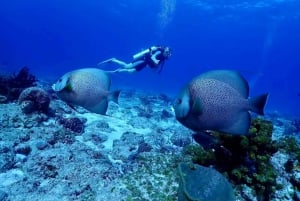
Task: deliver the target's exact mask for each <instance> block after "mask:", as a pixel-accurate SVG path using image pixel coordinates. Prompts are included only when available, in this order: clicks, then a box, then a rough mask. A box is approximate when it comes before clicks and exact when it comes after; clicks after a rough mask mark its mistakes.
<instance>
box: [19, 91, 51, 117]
mask: <svg viewBox="0 0 300 201" xmlns="http://www.w3.org/2000/svg"><path fill="white" fill-rule="evenodd" d="M18 101H19V104H20V107H21V110H22V111H23V112H24V113H25V114H29V113H32V112H35V111H37V112H44V113H47V112H48V109H49V104H50V96H49V95H48V93H47V92H46V91H44V90H43V89H42V88H39V87H29V88H27V89H24V90H23V91H22V92H21V94H20V96H19V100H18Z"/></svg>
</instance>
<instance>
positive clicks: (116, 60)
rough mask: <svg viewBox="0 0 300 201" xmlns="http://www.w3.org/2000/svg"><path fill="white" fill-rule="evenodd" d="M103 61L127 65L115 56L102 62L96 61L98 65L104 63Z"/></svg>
mask: <svg viewBox="0 0 300 201" xmlns="http://www.w3.org/2000/svg"><path fill="white" fill-rule="evenodd" d="M105 63H116V64H118V65H120V66H122V67H125V66H126V65H128V64H127V63H125V62H124V61H121V60H118V59H116V58H110V59H107V60H105V61H102V62H100V63H98V66H100V65H102V64H105Z"/></svg>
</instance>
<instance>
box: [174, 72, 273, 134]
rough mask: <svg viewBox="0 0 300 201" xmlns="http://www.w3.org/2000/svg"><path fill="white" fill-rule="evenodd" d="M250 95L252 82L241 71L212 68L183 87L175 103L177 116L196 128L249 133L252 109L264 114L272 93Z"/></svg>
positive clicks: (187, 125) (181, 121) (190, 126)
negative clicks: (213, 69)
mask: <svg viewBox="0 0 300 201" xmlns="http://www.w3.org/2000/svg"><path fill="white" fill-rule="evenodd" d="M248 97H249V86H248V83H247V81H246V80H245V79H244V78H243V77H242V76H241V75H240V74H239V73H238V72H236V71H230V70H215V71H209V72H207V73H204V74H202V75H200V76H198V77H196V78H195V79H193V80H192V81H191V82H190V83H189V84H188V85H187V86H186V87H185V88H184V89H183V90H182V92H181V94H180V95H179V96H178V98H177V99H176V101H175V103H174V109H175V114H176V119H177V120H178V121H179V122H180V123H182V124H183V125H184V126H186V127H187V128H190V129H192V130H194V131H205V130H214V131H220V132H225V133H229V134H235V135H243V134H248V130H249V127H250V123H251V116H250V113H249V111H252V112H255V113H258V114H261V115H263V114H264V107H265V104H266V101H267V98H268V94H263V95H260V96H258V97H255V98H248Z"/></svg>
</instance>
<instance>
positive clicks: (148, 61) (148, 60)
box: [134, 48, 165, 71]
mask: <svg viewBox="0 0 300 201" xmlns="http://www.w3.org/2000/svg"><path fill="white" fill-rule="evenodd" d="M157 51H160V53H159V54H158V55H156V59H157V60H159V62H158V64H156V63H155V62H154V61H153V60H152V59H151V56H152V55H153V54H155V53H156V52H157ZM163 51H164V50H163V48H158V49H157V50H155V51H152V52H151V51H150V52H149V53H147V54H145V55H144V57H142V58H140V59H137V60H135V61H134V62H137V61H143V62H142V63H140V64H138V65H136V66H135V67H134V68H135V70H136V71H141V70H142V69H144V68H145V67H146V66H147V65H149V66H150V68H156V67H158V66H159V65H160V64H161V63H162V62H163V61H164V60H165V57H164V55H163Z"/></svg>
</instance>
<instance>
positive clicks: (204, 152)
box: [185, 118, 278, 200]
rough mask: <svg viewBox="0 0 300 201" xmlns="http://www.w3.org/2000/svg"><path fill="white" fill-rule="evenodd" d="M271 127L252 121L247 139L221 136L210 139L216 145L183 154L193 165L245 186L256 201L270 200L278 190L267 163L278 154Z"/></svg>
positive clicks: (188, 149) (263, 122)
mask: <svg viewBox="0 0 300 201" xmlns="http://www.w3.org/2000/svg"><path fill="white" fill-rule="evenodd" d="M272 128H273V127H272V123H271V122H269V121H265V120H262V119H260V118H256V119H254V120H253V121H252V125H251V128H250V133H251V134H250V135H249V136H234V135H233V136H231V135H223V134H221V133H216V132H215V133H213V134H212V135H213V136H214V137H215V138H217V139H218V143H216V144H214V145H213V146H212V147H207V149H204V148H203V147H201V146H194V145H192V146H188V147H187V148H186V149H185V153H187V154H190V155H192V160H193V162H195V163H197V164H200V165H204V166H210V165H213V166H214V167H215V168H216V169H217V170H219V171H220V172H222V173H223V174H224V175H226V176H228V177H229V179H230V180H231V181H232V182H233V183H234V184H236V185H241V184H246V185H248V186H250V187H251V188H252V189H254V190H255V191H256V194H257V196H258V197H259V200H269V199H270V197H269V195H270V194H271V193H272V192H274V191H275V190H276V188H277V187H278V186H277V184H276V172H275V170H274V168H273V167H272V165H271V164H270V163H269V160H270V157H271V156H272V154H274V153H275V152H276V151H277V150H278V146H277V144H276V143H275V142H273V141H272Z"/></svg>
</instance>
